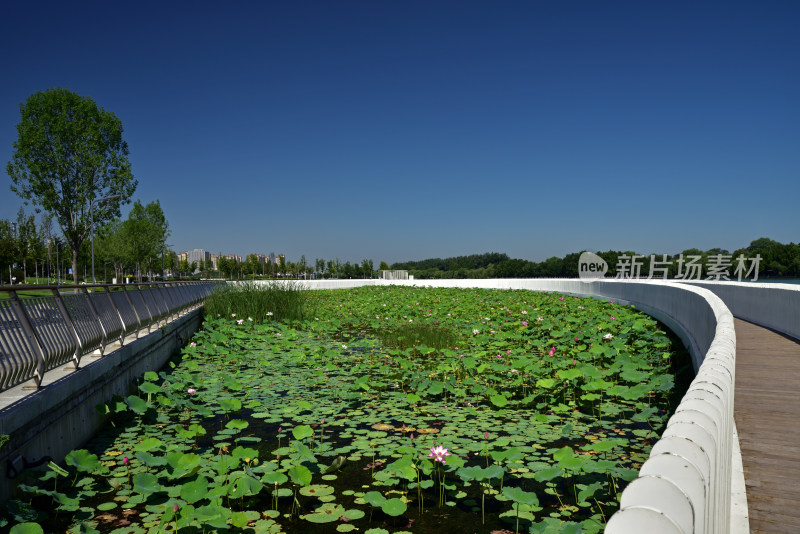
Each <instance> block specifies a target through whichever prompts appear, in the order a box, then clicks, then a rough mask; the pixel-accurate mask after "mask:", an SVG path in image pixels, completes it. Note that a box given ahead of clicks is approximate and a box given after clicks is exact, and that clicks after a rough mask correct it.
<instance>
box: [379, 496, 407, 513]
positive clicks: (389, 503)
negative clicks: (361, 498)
mask: <svg viewBox="0 0 800 534" xmlns="http://www.w3.org/2000/svg"><path fill="white" fill-rule="evenodd" d="M406 509H407V506H406V503H405V502H403V500H402V499H397V498H394V499H386V501H384V502H383V504H381V510H383V513H385V514H386V515H391V516H398V515H403V514H404V513H406Z"/></svg>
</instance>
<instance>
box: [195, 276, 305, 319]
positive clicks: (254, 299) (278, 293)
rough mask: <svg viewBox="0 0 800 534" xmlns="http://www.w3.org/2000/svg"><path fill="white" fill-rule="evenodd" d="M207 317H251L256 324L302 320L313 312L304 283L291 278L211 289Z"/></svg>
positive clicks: (207, 301) (206, 310) (206, 308)
mask: <svg viewBox="0 0 800 534" xmlns="http://www.w3.org/2000/svg"><path fill="white" fill-rule="evenodd" d="M205 313H206V316H209V317H217V316H221V317H230V316H231V315H232V314H236V317H237V318H240V319H248V318H252V319H253V321H255V322H257V323H265V322H268V321H280V322H287V321H302V320H304V319H307V318H308V317H311V316H312V315H313V306H312V304H311V303H310V301H309V299H308V296H307V293H306V291H305V290H304V288H303V286H302V285H301V284H299V283H297V282H293V281H277V280H274V281H271V282H267V283H255V282H240V283H236V284H226V285H223V286H221V287H219V288H218V289H216V290H214V292H213V293H211V295H209V296H208V297H207V298H206V301H205Z"/></svg>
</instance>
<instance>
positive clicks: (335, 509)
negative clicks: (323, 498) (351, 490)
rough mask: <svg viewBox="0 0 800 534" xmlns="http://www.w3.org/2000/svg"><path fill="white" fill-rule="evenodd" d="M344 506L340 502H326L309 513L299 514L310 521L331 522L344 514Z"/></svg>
mask: <svg viewBox="0 0 800 534" xmlns="http://www.w3.org/2000/svg"><path fill="white" fill-rule="evenodd" d="M344 511H345V510H344V507H343V506H342V505H340V504H335V503H331V502H326V503H324V504H323V505H322V506H320V507H319V508H317V509H316V510H314V511H313V512H311V513H310V514H306V515H303V516H301V517H302V518H303V519H305V520H306V521H309V522H311V523H333V522H334V521H338V520H339V518H340V517H342V514H344Z"/></svg>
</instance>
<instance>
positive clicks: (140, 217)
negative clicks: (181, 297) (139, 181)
mask: <svg viewBox="0 0 800 534" xmlns="http://www.w3.org/2000/svg"><path fill="white" fill-rule="evenodd" d="M122 230H123V234H124V236H125V239H126V241H127V247H128V251H129V252H128V253H129V258H130V261H131V263H133V264H134V265H136V272H137V276H138V279H139V281H140V282H141V280H142V268H143V266H145V265H146V266H147V271H148V274H149V276H150V278H151V279H152V266H153V260H154V259H156V258H158V257H159V256H160V255H161V252H162V250H163V248H164V243H165V242H166V240H167V238H168V237H169V234H170V232H169V223H168V222H167V219H166V217H164V212H163V211H162V210H161V204H160V203H159V202H158V200H155V201H153V202H149V203H148V204H147V205H145V206H143V205H142V203H141V202H139V201H138V200H137V201H136V202H135V203H134V204H133V209H131V212H130V213H129V214H128V219H127V220H126V221H125V222H124V223H123V225H122ZM194 270H195V269H192V272H194Z"/></svg>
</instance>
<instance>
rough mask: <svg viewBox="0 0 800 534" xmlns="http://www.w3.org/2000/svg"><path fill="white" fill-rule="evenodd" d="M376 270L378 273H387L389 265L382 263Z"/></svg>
mask: <svg viewBox="0 0 800 534" xmlns="http://www.w3.org/2000/svg"><path fill="white" fill-rule="evenodd" d="M378 270H379V271H388V270H389V264H388V263H386V262H385V261H382V262H381V264H380V266H378Z"/></svg>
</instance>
